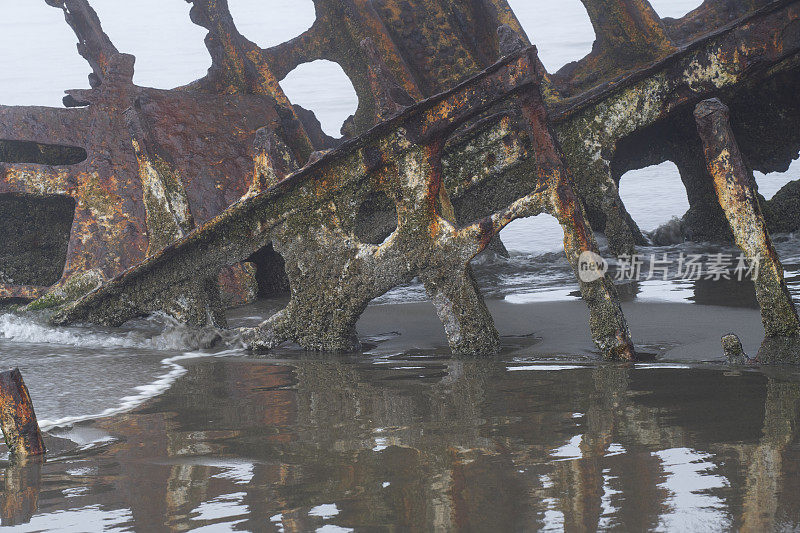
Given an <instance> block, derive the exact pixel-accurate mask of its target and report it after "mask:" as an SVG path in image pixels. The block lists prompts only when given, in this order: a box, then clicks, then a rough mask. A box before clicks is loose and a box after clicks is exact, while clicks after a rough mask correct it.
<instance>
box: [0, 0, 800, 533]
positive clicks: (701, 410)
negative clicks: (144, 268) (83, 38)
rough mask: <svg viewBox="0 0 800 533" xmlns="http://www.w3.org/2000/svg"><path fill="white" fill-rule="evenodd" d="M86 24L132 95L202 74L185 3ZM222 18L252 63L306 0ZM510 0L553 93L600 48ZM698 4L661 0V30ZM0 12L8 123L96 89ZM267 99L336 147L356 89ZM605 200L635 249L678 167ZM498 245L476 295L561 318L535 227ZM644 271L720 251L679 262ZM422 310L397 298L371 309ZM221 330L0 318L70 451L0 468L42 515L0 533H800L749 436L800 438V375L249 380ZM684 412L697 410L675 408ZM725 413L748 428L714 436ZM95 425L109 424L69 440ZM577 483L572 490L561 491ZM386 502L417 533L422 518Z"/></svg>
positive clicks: (32, 17) (681, 297)
mask: <svg viewBox="0 0 800 533" xmlns="http://www.w3.org/2000/svg"><path fill="white" fill-rule="evenodd" d="M91 3H92V5H93V6H94V7H95V9H96V10H97V11H98V13H99V16H100V18H101V20H102V22H103V25H104V28H105V30H106V32H107V33H108V34H109V35H110V37H111V38H112V40H113V41H114V42H115V44H116V46H117V47H118V48H119V49H120V50H121V51H124V52H129V53H133V54H135V55H136V57H137V69H136V77H135V81H136V82H137V83H138V84H140V85H147V86H153V87H161V88H170V87H174V86H178V85H182V84H185V83H188V82H190V81H192V80H194V79H197V78H199V77H201V76H202V75H204V74H205V71H206V69H207V68H208V67H209V65H210V59H209V57H208V54H207V52H206V50H205V47H204V46H203V37H204V30H203V29H202V28H199V27H197V26H195V25H193V24H191V23H190V22H189V20H188V10H189V5H188V4H186V3H185V2H182V1H180V0H138V1H137V2H123V1H122V0H92V1H91ZM229 3H230V6H231V10H232V13H233V15H234V18H235V19H236V21H237V23H238V25H239V28H240V30H241V31H242V33H244V34H245V35H246V36H248V37H249V38H250V39H252V40H253V41H255V42H257V43H258V44H260V45H262V46H270V45H274V44H277V43H280V42H283V41H285V40H288V39H290V38H292V37H294V36H296V35H298V34H300V33H302V32H303V31H304V30H305V29H307V28H308V27H309V26H310V25H311V24H312V22H313V20H314V9H313V3H312V2H311V0H229ZM510 3H511V5H512V7H513V8H514V9H515V11H516V13H517V15H518V17H519V18H520V21H521V22H522V24H523V26H524V27H525V29H526V31H527V32H528V34H529V36H530V37H531V39H532V41H533V42H535V43H536V44H537V45H538V47H539V51H540V54H541V57H542V60H543V62H544V64H545V65H546V67H547V68H548V69H549V70H550V71H555V70H557V69H559V68H560V67H561V66H563V65H565V64H566V63H568V62H570V61H573V60H576V59H579V58H580V57H583V56H584V55H585V54H587V53H588V52H589V51H590V50H591V46H592V41H593V33H592V28H591V24H590V23H589V20H588V17H587V16H586V14H585V12H584V10H583V7H582V5H581V3H580V2H579V0H510ZM699 3H700V2H699V0H653V1H652V4H653V6H654V7H655V8H656V10H657V11H658V12H659V13H660V14H661V15H662V16H673V17H677V16H681V15H683V14H685V13H686V12H688V11H690V10H691V9H693V8H694V7H696V6H697V5H699ZM0 8H2V10H1V11H0V12H1V13H3V18H2V19H0V50H2V51H3V53H2V54H1V55H0V67H2V68H0V104H4V105H48V106H58V105H60V102H61V97H62V96H63V90H65V89H73V88H82V87H86V86H87V80H86V76H87V74H88V73H89V68H88V66H87V65H86V63H85V62H84V61H83V60H82V59H81V58H80V57H79V56H78V54H77V52H76V50H75V37H74V35H73V34H72V32H71V31H70V29H69V28H68V26H67V25H66V24H65V23H64V21H63V15H62V14H61V13H60V12H59V10H57V9H54V8H52V7H49V6H47V5H46V4H45V3H44V2H43V1H41V0H25V1H20V0H0ZM282 86H283V88H284V90H285V91H286V93H287V94H288V95H289V97H290V98H291V99H292V100H293V101H294V102H296V103H298V104H301V105H303V106H304V107H307V108H309V109H312V110H314V111H315V112H316V113H317V116H318V117H319V118H320V120H321V121H322V123H323V127H324V128H325V130H326V131H327V132H328V133H329V134H331V135H336V134H337V132H338V130H339V128H340V126H341V124H342V122H343V121H344V119H345V118H346V117H348V116H349V115H351V114H352V113H353V112H354V111H355V108H356V105H357V101H356V98H355V92H354V91H353V89H352V86H351V84H350V82H349V80H347V78H346V77H345V76H344V73H343V72H342V71H341V69H340V68H339V67H338V66H337V65H335V64H333V63H330V62H315V63H314V64H309V65H304V66H301V67H299V68H298V69H297V70H295V71H294V72H293V73H291V74H290V75H289V77H288V78H287V79H286V80H284V82H283V83H282ZM796 179H800V164H797V163H796V164H795V165H793V166H792V167H791V169H790V170H789V171H788V172H786V173H785V174H781V175H768V176H762V175H759V176H757V180H758V183H759V188H760V191H761V193H762V194H764V195H765V196H766V197H768V198H769V197H771V196H772V195H773V194H774V193H775V192H776V191H777V190H778V189H779V188H780V187H781V186H783V185H784V184H785V183H787V182H789V181H793V180H796ZM654 187H658V188H659V194H658V195H657V196H656V195H653V194H652V191H653V188H654ZM621 195H622V197H623V199H624V200H625V202H626V205H627V207H628V209H629V211H630V212H631V214H632V216H633V217H634V219H635V220H636V221H637V222H638V223H639V225H640V226H641V227H642V229H644V230H646V231H651V230H654V229H656V228H658V227H660V226H662V225H663V224H666V223H668V222H669V221H670V220H671V219H673V218H675V217H680V216H681V215H682V214H683V213H684V212H685V211H686V209H687V208H688V203H687V200H686V193H685V190H684V189H683V186H682V184H681V181H680V177H679V176H678V173H677V169H676V168H675V167H674V165H672V164H671V163H664V164H662V165H657V166H654V167H650V168H646V169H642V170H638V171H634V172H630V173H628V174H626V175H625V176H624V177H623V179H622V182H621ZM502 237H503V240H504V242H505V243H506V245H507V247H508V248H509V250H510V251H511V257H510V258H509V259H508V260H489V259H480V260H478V261H476V264H475V270H476V274H477V277H478V281H479V284H480V286H481V288H482V290H483V292H484V294H485V295H486V297H487V299H490V300H504V301H506V302H512V303H520V304H524V303H530V302H551V301H574V300H576V298H577V296H576V293H575V291H576V290H577V285H576V284H575V281H574V277H573V274H572V271H571V269H570V268H569V265H568V264H567V262H566V260H565V259H564V257H563V253H562V252H561V250H562V248H563V246H562V242H561V240H562V238H563V234H562V232H561V229H560V227H559V226H558V224H557V223H556V222H555V220H554V219H552V217H548V216H546V215H542V216H539V217H536V218H533V219H528V220H521V221H517V222H515V223H514V224H512V225H511V226H509V227H508V228H506V229H505V230H504V231H503V233H502ZM775 240H776V245H777V248H778V252H779V255H780V256H781V258H782V260H783V262H784V265H785V267H786V270H787V279H788V281H789V283H790V287H791V289H792V292H793V294H794V295H795V297H796V298H800V246H798V242H797V240H796V239H795V237H794V236H793V235H780V236H776V239H775ZM602 244H603V243H602V238H601V245H602ZM643 252H644V253H647V254H650V253H652V254H663V253H668V254H671V255H677V254H680V253H686V254H688V253H729V254H735V253H736V251H735V250H733V249H732V248H729V247H724V246H710V245H696V244H676V245H673V246H669V247H650V248H645V249H644V250H643ZM748 291H750V292H749V293H748ZM623 293H624V295H625V297H626V298H628V299H632V298H635V299H636V300H637V301H651V302H684V303H686V304H687V305H689V302H693V303H694V304H695V305H722V306H728V307H744V308H747V309H751V310H752V309H753V308H754V307H753V306H754V303H753V302H752V297H748V294H750V293H752V289H751V287H749V286H748V285H747V284H746V283H732V284H716V285H715V284H711V285H709V284H702V283H696V282H664V281H657V280H651V281H644V282H641V283H637V284H630V286H626V287H625V288H624V289H623ZM424 299H425V294H424V291H423V290H422V288H421V287H420V286H419V285H417V284H411V285H409V286H407V287H402V288H399V289H397V290H395V291H392V292H391V293H390V294H388V295H386V296H385V297H383V298H381V299H380V300H379V301H378V302H377V303H378V304H397V303H413V302H419V301H422V300H424ZM271 309H272V304H265V303H263V302H262V303H259V304H258V305H256V306H251V307H249V308H246V309H242V310H238V311H237V312H236V313H235V316H234V324H242V323H253V322H257V321H258V320H261V319H263V318H264V317H266V316H267V315H268V314H269V311H270V310H271ZM214 333H216V332H195V331H189V330H187V329H186V328H183V327H181V326H180V325H178V324H175V323H173V322H172V321H170V320H169V319H167V318H165V317H152V318H149V319H143V320H138V321H134V322H132V323H130V324H127V325H126V326H125V327H124V328H116V329H104V328H83V327H72V328H53V327H50V326H48V325H46V322H45V317H18V316H15V315H11V314H1V313H0V367H14V366H19V367H20V368H21V369H22V371H23V375H24V376H25V379H26V381H27V383H28V385H29V387H30V389H31V393H32V395H33V398H34V402H35V404H36V407H37V412H38V414H39V418H40V420H41V421H42V424H43V426H44V427H46V428H48V429H52V428H61V429H57V430H54V433H53V434H54V435H60V436H62V437H64V438H67V439H70V441H71V442H73V443H78V444H80V445H81V446H84V448H83V449H81V450H79V451H75V450H74V449H72V450H70V453H69V454H62V455H61V456H58V457H57V459H56V460H55V461H52V462H51V463H50V464H48V465H46V466H45V467H44V470H43V471H34V472H33V473H31V471H30V470H24V469H23V470H22V471H15V470H8V471H6V472H5V474H4V483H5V489H4V490H3V491H2V493H0V498H5V500H4V501H13V496H14V494H17V493H19V494H28V495H30V494H33V493H35V494H36V496H37V497H39V491H41V496H40V497H39V498H40V499H39V507H38V508H37V509H35V510H34V511H33V512H32V513H31V514H32V516H31V517H27V520H25V519H23V520H19V521H17V520H16V519H14V520H10V519H8V517H7V516H5V515H3V516H2V518H3V525H14V524H16V525H17V526H18V530H20V531H23V530H30V531H34V530H35V531H48V530H73V531H85V530H99V529H102V528H105V529H108V530H120V531H124V530H163V529H165V526H164V524H169V527H170V528H171V529H175V530H187V529H193V528H206V530H208V531H217V530H223V531H224V530H263V529H266V530H270V531H271V530H275V531H284V530H287V529H291V530H297V531H305V530H310V531H315V530H316V531H350V530H352V529H353V528H356V529H357V528H358V527H371V528H381V527H386V526H388V525H389V524H393V523H401V524H404V525H405V526H406V527H408V528H410V529H414V528H417V529H421V530H425V529H431V528H433V527H440V528H444V529H448V528H454V527H456V526H458V525H461V526H464V527H465V528H469V526H474V527H475V528H478V529H480V526H481V525H486V524H487V523H488V522H486V521H489V522H491V523H493V524H494V525H497V524H502V525H504V526H507V527H509V528H514V527H517V526H519V525H520V524H519V523H515V522H513V519H512V518H513V517H515V516H517V514H515V513H516V512H517V511H516V510H517V509H520V508H523V507H524V508H530V509H529V511H526V513H527V514H523V515H520V516H523V518H524V519H525V520H526V521H527V522H526V523H527V524H528V525H530V524H535V525H536V528H537V529H541V530H553V531H557V530H561V529H563V528H567V529H573V530H582V528H583V529H587V528H588V529H593V527H592V526H595V527H600V528H609V529H610V528H614V527H617V528H622V529H627V530H643V529H652V530H661V531H677V530H686V531H688V530H697V531H701V530H702V531H717V530H727V529H731V528H736V527H740V526H742V520H745V521H747V520H750V522H748V524H749V525H751V526H753V527H754V530H759V527H761V526H765V524H766V526H769V527H770V528H772V527H774V528H776V529H780V527H781V526H783V527H784V528H785V529H786V530H791V529H792V528H797V527H798V523H800V521H798V520H797V518H796V517H797V516H798V515H797V513H798V506H797V500H796V498H793V496H792V494H796V493H792V492H791V491H792V490H793V487H795V486H794V485H792V483H793V481H792V480H791V479H792V478H791V476H789V474H786V473H785V471H788V470H789V467H788V466H786V465H791V464H793V463H792V461H794V464H796V461H797V452H798V444H797V435H796V433H795V434H789V435H783V434H781V435H779V437H780V439H783V440H780V439H779V440H777V441H776V440H770V439H769V438H767V436H764V437H762V427H764V428H767V429H769V428H773V429H774V428H776V427H780V428H783V429H786V428H793V427H796V424H794V423H793V422H792V423H785V424H784V423H783V422H786V421H787V420H789V421H791V420H795V421H796V420H797V409H795V410H794V411H792V410H791V409H789V408H788V407H787V406H790V407H792V408H795V407H796V401H797V398H798V384H797V382H798V377H797V376H796V375H794V374H792V375H791V376H783V377H782V378H781V379H777V378H776V377H775V376H772V375H768V373H761V372H756V371H752V372H750V371H742V372H739V371H736V372H723V371H721V370H720V369H719V368H717V367H711V368H706V367H702V368H700V367H696V366H694V365H688V366H687V365H673V367H671V368H665V367H663V366H661V367H658V368H656V367H649V366H648V365H643V366H639V367H637V368H636V369H627V368H616V367H602V366H600V367H597V366H594V365H593V364H592V363H590V362H587V361H578V362H577V363H576V361H575V358H574V357H573V358H569V359H568V360H567V361H562V362H561V363H558V362H556V363H553V362H545V363H543V362H542V361H540V360H537V359H535V358H526V357H516V356H514V357H510V356H509V357H501V358H498V360H496V361H492V362H487V363H486V364H484V363H481V362H466V363H464V362H461V361H453V360H450V359H448V358H447V356H446V355H445V354H444V353H441V352H439V353H425V354H418V353H413V352H411V353H400V352H402V350H400V351H399V352H398V353H390V354H387V353H383V352H381V351H380V350H377V351H376V352H375V353H367V354H365V355H364V356H363V357H360V358H351V359H342V360H339V359H335V360H329V359H326V358H315V357H311V356H305V355H299V354H297V353H292V352H291V351H290V352H289V354H288V355H286V357H287V359H286V360H283V359H280V360H278V359H276V360H270V361H253V360H245V359H240V358H242V357H244V356H245V353H244V352H243V351H242V350H241V349H240V347H239V345H238V341H237V339H236V338H235V336H233V335H229V334H224V335H223V338H222V341H221V342H219V343H218V344H216V345H215V346H214V347H213V348H206V346H207V345H208V341H209V335H213V334H214ZM392 334H393V333H389V334H387V335H388V336H391V335H392ZM370 342H374V343H375V344H377V345H380V344H381V343H382V342H384V340H382V339H381V338H378V337H376V338H373V339H370ZM284 355H285V354H284ZM276 357H277V356H276ZM698 373H699V377H698ZM676 383H680V384H682V385H681V387H680V388H679V389H676V388H675V386H674V384H676ZM198 391H200V392H198ZM698 391H699V392H698ZM716 394H721V396H715V395H716ZM685 397H688V398H690V403H689V404H686V405H684V404H682V403H680V402H676V401H675V399H676V398H685ZM793 402H794V403H793ZM779 407H781V408H782V409H784V410H786V411H787V413H788V414H786V415H785V416H786V417H788V418H785V419H782V418H781V417H782V416H784V415H782V414H781V412H779V411H778V408H779ZM726 409H728V410H731V411H732V410H734V409H735V410H736V412H738V413H743V416H742V419H741V420H737V422H736V423H732V422H729V423H725V422H721V421H720V420H722V419H723V418H724V417H722V416H719V415H720V413H722V414H727V412H726V411H725V410H726ZM132 410H133V413H131V411H132ZM789 411H791V413H789ZM792 413H793V414H792ZM110 415H115V416H114V417H113V418H111V419H109V420H106V421H105V422H103V423H101V424H100V427H98V426H97V425H93V424H91V423H87V422H85V421H91V420H94V419H97V418H98V417H104V416H110ZM792 417H793V418H792ZM740 422H741V423H740ZM714 432H716V433H714ZM764 433H765V435H767V434H768V435H771V436H775V432H774V431H773V432H772V433H768V432H767V431H766V430H765V431H764ZM111 435H116V436H111ZM759 458H761V459H759ZM37 472H38V473H37ZM31 476H32V477H31ZM28 478H31V479H34V480H35V483H32V487H29V488H32V489H36V490H32V491H29V492H25V491H23V490H17V488H15V485H14V484H13V483H14V480H17V481H19V480H22V482H23V485H24V482H25V480H27V479H28ZM772 478H774V482H770V481H767V480H768V479H772ZM576 479H578V480H579V482H577V483H579V485H580V491H579V493H577V494H573V493H571V492H570V491H571V490H572V489H571V488H570V486H571V483H573V481H571V480H576ZM272 487H274V489H273V488H272ZM459 487H460V488H459ZM481 487H483V488H481ZM23 488H24V487H23ZM470 488H471V489H472V490H473V492H471V493H470V492H469V490H470ZM795 488H796V487H795ZM462 489H463V490H462ZM15 491H16V492H15ZM493 492H496V493H498V494H500V495H502V496H503V497H502V498H498V497H496V495H493ZM570 494H572V495H571V496H570ZM754 494H765V496H764V500H763V501H768V502H770V504H771V505H773V507H771V508H770V509H767V510H766V511H765V512H764V513H758V512H756V511H755V510H754V509H753V508H751V507H752V506H753V505H757V504H758V505H760V504H761V503H762V500H758V499H757V498H756V496H754ZM771 498H772V499H771ZM645 500H647V501H645ZM26 501H27V502H28V504H30V500H26ZM423 501H424V502H427V503H425V504H424V505H423V504H422V503H421V502H423ZM397 502H403V504H404V505H406V509H420V508H423V507H424V509H425V513H427V514H424V515H423V516H422V518H418V519H416V520H417V521H416V522H415V521H414V520H415V517H413V516H410V514H409V513H408V512H406V513H405V514H404V511H403V509H401V508H398V507H397V506H398V504H397ZM508 502H511V504H513V505H512V506H511V507H510V508H509V509H506V507H505V506H506V505H508ZM648 502H649V503H648ZM730 502H734V503H730ZM736 502H744V503H741V504H739V503H736ZM34 503H35V502H34ZM637 506H638V507H637ZM737 506H740V507H744V508H745V509H744V512H743V511H742V509H741V508H738V507H737ZM747 506H750V507H747ZM366 509H374V512H368V511H367V510H366ZM470 509H474V510H475V511H474V512H473V511H470ZM631 509H634V510H631ZM501 511H502V512H501ZM475 513H483V516H482V517H481V516H473V514H475ZM770 513H771V514H770ZM767 515H768V517H767V518H769V517H770V516H771V517H772V518H771V520H772V522H769V523H767V522H765V521H766V520H767V518H765V516H767ZM453 517H456V518H458V519H459V520H464V522H460V523H458V524H456V523H453V522H452V521H450V520H452V519H454V518H453ZM742 517H744V518H742ZM775 517H778V518H775ZM792 517H794V518H792ZM481 520H484V521H483V522H482V521H481ZM26 521H29V523H28V524H27V525H23V524H25V522H26ZM581 521H583V522H581ZM292 528H293V529H292Z"/></svg>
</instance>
